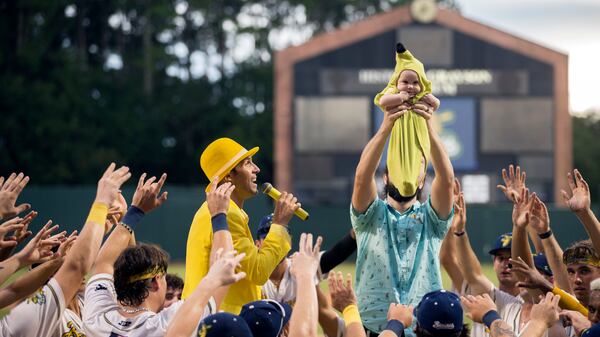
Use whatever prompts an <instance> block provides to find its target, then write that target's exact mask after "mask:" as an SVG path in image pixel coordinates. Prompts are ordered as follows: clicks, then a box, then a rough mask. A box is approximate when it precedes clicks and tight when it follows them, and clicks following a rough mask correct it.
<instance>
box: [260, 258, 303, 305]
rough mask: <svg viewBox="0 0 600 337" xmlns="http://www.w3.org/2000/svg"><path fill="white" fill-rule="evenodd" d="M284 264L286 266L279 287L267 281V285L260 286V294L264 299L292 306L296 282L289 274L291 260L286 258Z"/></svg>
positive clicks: (294, 300) (294, 298)
mask: <svg viewBox="0 0 600 337" xmlns="http://www.w3.org/2000/svg"><path fill="white" fill-rule="evenodd" d="M284 263H286V264H287V267H286V268H285V272H284V273H283V278H282V279H281V282H279V287H277V286H276V285H275V283H273V281H271V280H267V283H265V284H264V285H263V286H262V293H263V296H264V297H265V298H268V299H270V300H275V301H277V302H285V303H287V304H289V305H291V306H293V305H294V303H295V302H296V280H295V279H294V278H293V277H292V274H291V273H290V268H291V266H292V261H291V259H289V258H286V259H285V262H284Z"/></svg>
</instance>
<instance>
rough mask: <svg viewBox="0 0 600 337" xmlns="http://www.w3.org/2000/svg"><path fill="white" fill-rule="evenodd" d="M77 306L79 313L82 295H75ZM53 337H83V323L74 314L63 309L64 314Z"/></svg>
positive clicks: (81, 305)
mask: <svg viewBox="0 0 600 337" xmlns="http://www.w3.org/2000/svg"><path fill="white" fill-rule="evenodd" d="M77 305H79V309H80V312H81V310H83V294H78V295H77ZM54 336H55V337H79V336H85V333H84V330H83V322H82V321H81V317H79V316H78V315H77V314H76V313H75V312H73V311H72V310H70V309H69V308H66V309H65V312H64V314H63V316H62V319H61V320H60V324H59V325H58V329H57V331H56V332H55V333H54Z"/></svg>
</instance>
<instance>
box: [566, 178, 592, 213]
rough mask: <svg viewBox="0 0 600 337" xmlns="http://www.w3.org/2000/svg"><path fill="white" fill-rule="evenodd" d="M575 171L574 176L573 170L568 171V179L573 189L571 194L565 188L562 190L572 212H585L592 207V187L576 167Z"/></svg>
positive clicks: (570, 187)
mask: <svg viewBox="0 0 600 337" xmlns="http://www.w3.org/2000/svg"><path fill="white" fill-rule="evenodd" d="M573 173H574V175H575V177H573V175H572V174H571V172H569V173H567V181H568V182H569V189H570V190H571V193H570V195H569V193H567V192H566V191H565V190H561V194H562V196H563V200H564V201H565V204H567V206H569V209H570V210H571V212H575V213H580V212H585V211H587V210H589V209H590V203H591V198H590V187H589V186H588V183H587V182H586V181H585V179H583V176H582V175H581V173H579V170H577V169H575V170H574V171H573Z"/></svg>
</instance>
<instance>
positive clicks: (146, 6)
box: [0, 0, 455, 184]
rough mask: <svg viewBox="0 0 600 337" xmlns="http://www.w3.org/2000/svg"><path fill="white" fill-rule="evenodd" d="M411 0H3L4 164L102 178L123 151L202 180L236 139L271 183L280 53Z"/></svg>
mask: <svg viewBox="0 0 600 337" xmlns="http://www.w3.org/2000/svg"><path fill="white" fill-rule="evenodd" d="M407 2H408V1H407V0H332V1H315V0H303V1H302V0H289V1H276V0H263V1H245V0H227V1H208V0H188V1H187V2H186V1H183V0H173V1H147V0H106V1H82V0H54V1H41V0H10V1H6V0H0V48H1V50H2V52H0V111H1V112H2V120H1V122H0V171H1V172H2V174H5V173H7V172H11V171H24V172H27V174H29V175H30V176H31V177H32V179H33V181H34V182H35V183H37V184H57V183H62V184H80V183H94V182H95V181H96V179H97V177H98V173H99V172H101V171H102V170H103V168H104V167H105V166H106V164H107V162H109V161H116V162H119V163H123V164H127V165H129V166H130V167H131V168H132V169H133V170H134V172H140V171H141V170H142V169H143V170H146V171H149V172H152V173H154V174H158V173H160V172H163V171H164V172H168V173H169V181H170V182H172V183H199V182H204V181H205V178H204V177H203V174H202V173H201V171H200V169H199V164H198V161H199V156H200V153H201V150H202V149H203V148H204V147H205V146H206V145H207V144H208V143H209V142H210V141H212V140H214V139H215V138H217V137H222V136H229V137H233V138H235V139H237V140H238V141H239V142H240V143H242V144H243V145H245V146H247V147H251V146H255V145H258V146H260V147H261V152H260V153H259V154H258V155H257V157H256V160H257V162H258V163H259V165H260V166H261V168H262V174H261V176H262V179H264V180H270V179H272V166H273V159H272V149H273V145H272V135H273V126H272V124H273V117H272V101H273V97H272V92H273V65H272V58H273V56H272V55H273V51H274V50H275V49H278V48H283V47H285V46H287V45H290V44H291V43H300V42H303V41H305V40H306V39H308V38H310V37H311V36H312V35H314V34H317V33H319V32H321V31H325V30H330V29H333V28H335V27H338V26H340V25H343V24H347V23H349V22H352V21H356V20H359V19H362V18H364V17H366V16H368V15H372V14H375V13H377V12H380V11H383V10H388V9H390V8H392V7H393V6H398V5H402V4H405V3H407ZM443 2H444V3H445V4H446V5H448V6H450V7H455V5H454V1H452V0H445V1H443Z"/></svg>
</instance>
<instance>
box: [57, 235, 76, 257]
mask: <svg viewBox="0 0 600 337" xmlns="http://www.w3.org/2000/svg"><path fill="white" fill-rule="evenodd" d="M75 240H77V231H73V233H71V235H69V237H67V238H65V240H64V241H63V242H61V243H60V246H59V247H58V255H59V256H60V257H65V256H67V254H68V253H69V250H70V249H71V247H73V244H74V243H75Z"/></svg>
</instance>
